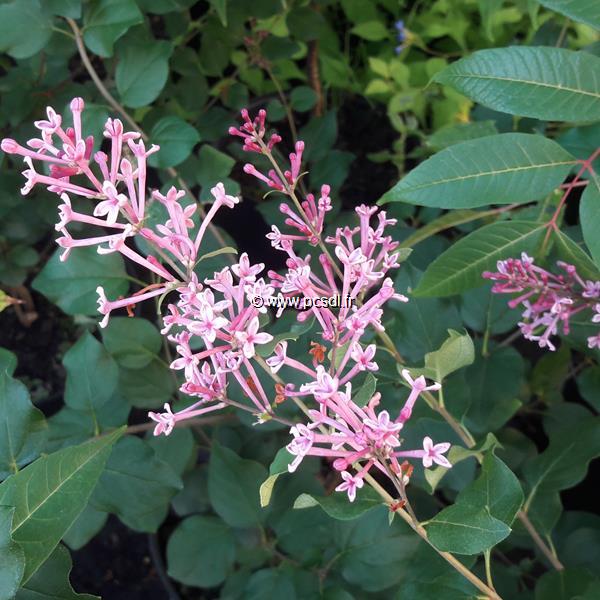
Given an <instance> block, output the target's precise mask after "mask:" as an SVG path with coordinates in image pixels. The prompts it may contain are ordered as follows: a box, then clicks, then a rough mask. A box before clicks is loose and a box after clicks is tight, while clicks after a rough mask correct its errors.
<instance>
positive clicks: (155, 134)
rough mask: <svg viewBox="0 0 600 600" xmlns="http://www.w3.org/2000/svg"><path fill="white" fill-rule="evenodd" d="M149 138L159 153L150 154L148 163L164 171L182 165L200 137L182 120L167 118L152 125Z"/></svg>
mask: <svg viewBox="0 0 600 600" xmlns="http://www.w3.org/2000/svg"><path fill="white" fill-rule="evenodd" d="M150 138H151V139H152V141H153V142H154V143H156V144H158V145H159V146H160V151H159V152H157V153H156V154H152V155H151V156H150V157H149V158H148V163H149V164H150V165H151V166H153V167H158V168H161V169H165V168H167V167H174V166H176V165H178V164H179V163H182V162H183V161H184V160H185V159H186V158H187V157H188V156H189V155H190V154H191V152H192V149H193V147H194V146H195V145H196V143H197V142H198V141H199V140H200V135H199V134H198V132H197V131H196V129H194V127H192V126H191V125H189V124H188V123H186V122H185V121H184V120H183V119H180V118H179V117H175V116H167V117H163V118H162V119H161V120H160V121H158V123H156V125H154V127H153V128H152V133H151V134H150Z"/></svg>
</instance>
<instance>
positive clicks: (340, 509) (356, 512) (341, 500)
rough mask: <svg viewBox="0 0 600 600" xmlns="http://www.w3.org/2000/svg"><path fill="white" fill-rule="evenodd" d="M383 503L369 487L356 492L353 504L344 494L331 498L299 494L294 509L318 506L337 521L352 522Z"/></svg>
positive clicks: (334, 495)
mask: <svg viewBox="0 0 600 600" xmlns="http://www.w3.org/2000/svg"><path fill="white" fill-rule="evenodd" d="M382 504H383V501H382V499H381V497H380V496H379V494H377V492H376V491H375V490H374V489H373V488H371V487H367V486H365V487H363V488H362V489H360V490H358V492H357V494H356V499H355V500H354V502H349V501H348V497H347V496H346V494H345V493H341V492H335V493H333V494H331V496H323V497H315V496H311V495H310V494H300V496H298V497H297V498H296V501H295V502H294V508H295V509H301V508H312V507H313V506H320V507H321V508H322V509H323V510H324V511H325V512H326V513H327V514H328V515H329V516H330V517H332V518H334V519H337V520H339V521H352V520H353V519H357V518H358V517H360V516H362V515H363V514H364V513H366V512H368V511H370V510H372V509H373V508H377V507H378V506H381V505H382Z"/></svg>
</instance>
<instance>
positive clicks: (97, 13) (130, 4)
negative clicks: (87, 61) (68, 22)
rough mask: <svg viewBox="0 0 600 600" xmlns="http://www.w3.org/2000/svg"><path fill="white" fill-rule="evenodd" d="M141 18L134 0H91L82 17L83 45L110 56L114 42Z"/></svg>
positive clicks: (101, 54)
mask: <svg viewBox="0 0 600 600" xmlns="http://www.w3.org/2000/svg"><path fill="white" fill-rule="evenodd" d="M142 20H143V17H142V13H141V12H140V9H139V8H138V6H137V4H136V3H135V0H91V2H89V3H87V4H86V10H85V13H84V17H83V24H84V29H83V39H84V41H85V45H86V46H87V47H88V48H89V49H90V50H91V51H92V52H94V53H96V54H98V55H100V56H112V53H113V46H114V43H115V42H116V41H117V40H118V39H119V38H120V37H121V36H122V35H124V34H125V32H127V30H128V29H129V28H130V27H131V26H132V25H137V24H138V23H141V22H142Z"/></svg>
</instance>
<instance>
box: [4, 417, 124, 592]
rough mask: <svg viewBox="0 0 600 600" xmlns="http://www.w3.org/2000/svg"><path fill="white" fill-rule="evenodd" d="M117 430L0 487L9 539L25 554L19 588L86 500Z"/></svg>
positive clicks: (47, 458)
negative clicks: (9, 510)
mask: <svg viewBox="0 0 600 600" xmlns="http://www.w3.org/2000/svg"><path fill="white" fill-rule="evenodd" d="M122 433H123V430H122V429H121V430H117V431H115V432H114V433H111V434H109V435H106V436H104V437H101V438H97V439H94V440H92V441H90V442H87V443H85V444H81V445H80V446H72V447H70V448H65V449H64V450H59V451H58V452H54V453H53V454H49V455H47V456H43V457H42V458H39V459H38V460H36V461H35V462H34V463H32V464H30V465H29V466H27V467H25V468H24V469H23V470H22V471H19V472H18V473H17V474H16V475H12V476H11V477H9V478H8V479H7V480H6V481H4V482H3V483H2V484H1V485H0V504H1V505H8V506H15V508H16V510H15V516H14V519H13V523H12V536H13V539H14V540H15V541H16V542H17V543H18V544H19V545H20V546H21V548H22V549H23V552H24V553H25V561H26V564H25V573H24V575H23V581H22V583H23V584H25V583H27V581H28V580H29V578H30V577H31V576H32V575H33V573H35V572H36V571H37V569H38V568H39V567H40V565H41V564H42V563H43V562H44V561H45V560H46V559H47V558H48V556H50V554H51V553H52V551H53V550H54V548H55V547H56V546H57V544H58V542H59V541H60V540H61V538H62V537H63V535H64V534H65V533H66V532H67V531H68V529H69V527H71V525H72V524H73V522H74V521H75V519H76V518H77V516H78V515H79V513H80V512H81V511H82V510H83V509H84V508H85V506H86V504H87V502H88V499H89V497H90V495H91V493H92V491H93V489H94V487H95V486H96V483H97V481H98V478H99V477H100V474H101V473H102V470H103V469H104V464H105V463H106V459H107V458H108V455H109V454H110V451H111V448H112V445H113V444H114V443H115V441H116V440H117V439H118V438H119V437H120V436H121V435H122Z"/></svg>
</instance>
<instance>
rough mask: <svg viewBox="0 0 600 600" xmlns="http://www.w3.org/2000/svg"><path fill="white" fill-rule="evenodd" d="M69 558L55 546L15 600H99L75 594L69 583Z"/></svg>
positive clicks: (94, 597)
mask: <svg viewBox="0 0 600 600" xmlns="http://www.w3.org/2000/svg"><path fill="white" fill-rule="evenodd" d="M72 566H73V564H72V562H71V556H70V555H69V551H68V550H67V549H66V548H65V547H64V546H61V545H59V546H57V547H56V548H55V549H54V552H52V554H51V555H50V556H49V557H48V559H47V560H46V562H44V564H43V565H42V566H41V567H40V568H39V569H38V570H37V572H36V573H35V574H34V575H33V576H32V577H31V579H30V580H29V581H28V582H27V583H26V584H25V586H23V587H22V588H21V589H20V590H19V592H18V593H17V595H16V597H15V600H99V599H98V596H91V595H90V594H77V593H76V592H74V591H73V588H72V587H71V584H70V583H69V573H70V572H71V567H72Z"/></svg>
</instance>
